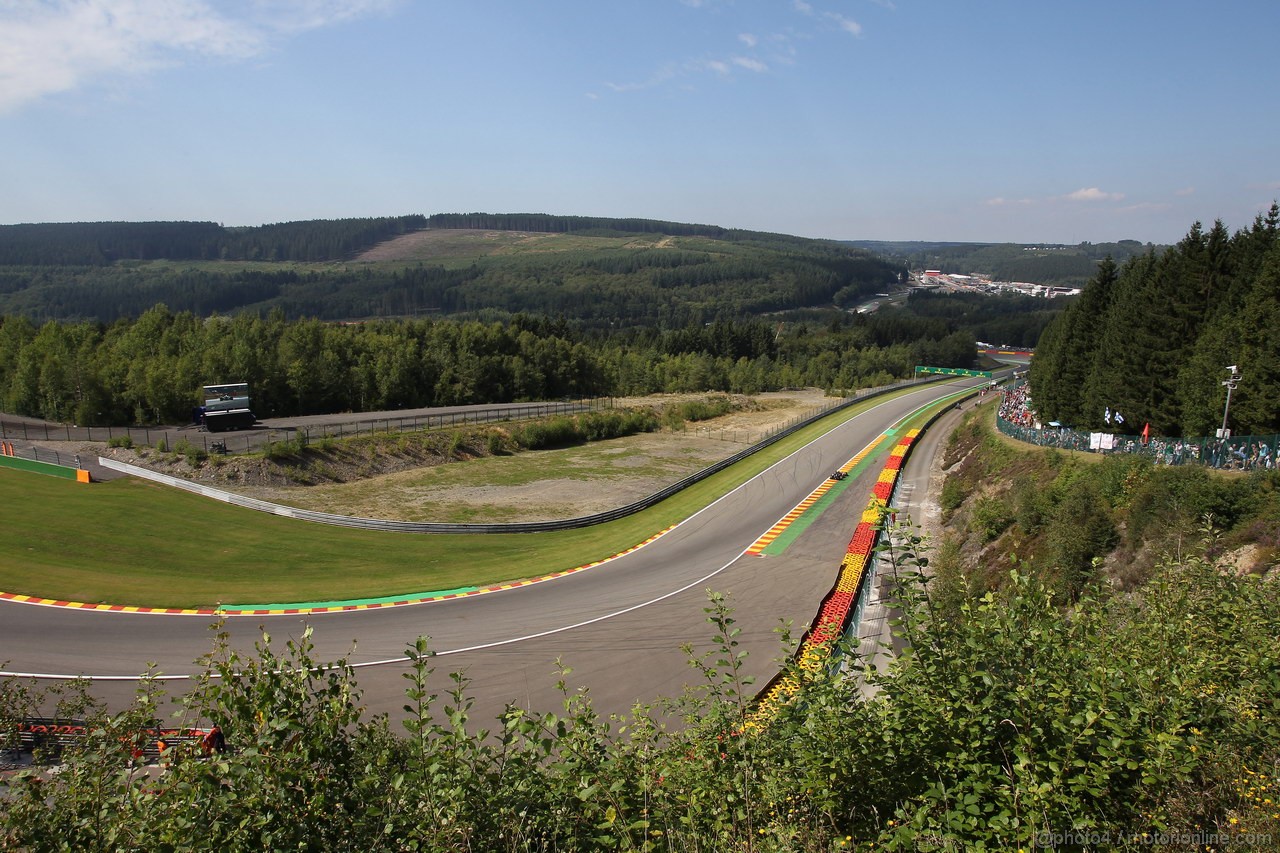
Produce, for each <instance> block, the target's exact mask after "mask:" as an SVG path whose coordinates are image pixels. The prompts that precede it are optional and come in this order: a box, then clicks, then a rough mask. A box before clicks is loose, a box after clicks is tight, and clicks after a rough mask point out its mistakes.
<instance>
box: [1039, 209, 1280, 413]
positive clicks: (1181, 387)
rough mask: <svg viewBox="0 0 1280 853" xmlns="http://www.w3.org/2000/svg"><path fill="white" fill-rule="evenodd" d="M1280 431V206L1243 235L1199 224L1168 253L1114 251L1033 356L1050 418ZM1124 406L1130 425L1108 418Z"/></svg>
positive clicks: (1041, 401)
mask: <svg viewBox="0 0 1280 853" xmlns="http://www.w3.org/2000/svg"><path fill="white" fill-rule="evenodd" d="M1229 366H1235V367H1237V368H1238V369H1239V373H1240V380H1239V383H1238V387H1237V388H1236V390H1235V391H1234V392H1233V395H1232V397H1231V406H1230V412H1229V416H1230V423H1229V426H1230V428H1231V429H1232V430H1233V432H1234V433H1235V434H1236V435H1247V434H1272V433H1277V432H1280V209H1278V208H1277V206H1276V205H1275V204H1273V205H1272V206H1271V209H1270V211H1269V212H1268V213H1267V215H1266V216H1265V217H1264V216H1261V215H1259V216H1258V217H1257V218H1256V219H1255V220H1254V223H1253V225H1252V227H1250V228H1248V229H1245V230H1242V231H1239V232H1237V233H1236V234H1234V235H1230V234H1228V233H1227V230H1226V228H1225V227H1224V226H1223V224H1222V222H1221V221H1219V222H1216V223H1215V224H1214V225H1213V227H1212V228H1211V229H1209V231H1208V232H1207V233H1206V232H1205V231H1203V230H1202V228H1201V227H1200V224H1199V223H1196V224H1195V226H1193V227H1192V229H1191V231H1190V232H1189V233H1188V234H1187V236H1186V237H1185V238H1183V240H1182V241H1181V242H1179V243H1178V244H1177V245H1176V246H1174V247H1172V248H1171V249H1169V250H1168V251H1165V252H1163V253H1161V254H1159V255H1156V254H1155V253H1154V252H1149V253H1147V254H1145V255H1142V256H1139V257H1136V258H1133V259H1131V260H1129V261H1128V262H1126V263H1125V264H1123V265H1121V266H1117V265H1116V264H1114V263H1111V262H1104V263H1103V264H1102V265H1101V266H1100V268H1099V269H1098V272H1097V274H1096V275H1095V276H1094V278H1093V280H1092V281H1090V282H1089V284H1088V286H1087V287H1085V289H1084V292H1083V293H1082V294H1081V295H1080V297H1079V299H1078V300H1076V301H1075V302H1074V303H1073V304H1072V305H1071V306H1070V307H1068V308H1067V310H1066V311H1064V312H1063V313H1062V314H1061V315H1060V316H1059V317H1058V318H1057V319H1056V320H1054V321H1053V322H1052V323H1050V324H1049V326H1048V327H1047V328H1046V329H1045V331H1044V334H1043V335H1042V336H1041V338H1040V343H1039V345H1038V347H1037V349H1036V357H1035V359H1034V360H1033V361H1032V363H1031V373H1030V381H1031V390H1032V395H1033V398H1034V400H1035V404H1036V409H1037V410H1038V412H1039V413H1040V415H1041V416H1042V417H1043V418H1044V419H1045V420H1051V419H1052V420H1057V421H1061V422H1063V423H1067V424H1071V425H1074V426H1077V427H1080V428H1085V429H1106V430H1108V431H1117V432H1122V433H1128V434H1136V433H1139V432H1141V430H1142V428H1143V426H1144V424H1147V423H1149V424H1150V425H1151V432H1152V434H1153V435H1165V436H1205V435H1213V434H1214V430H1215V428H1216V427H1219V426H1221V422H1222V418H1223V415H1224V409H1225V408H1226V406H1225V404H1226V389H1225V388H1224V387H1223V382H1224V381H1226V380H1227V379H1228V377H1229V375H1230V373H1229V371H1228V370H1227V368H1228V367H1229ZM1108 412H1110V413H1113V414H1114V413H1115V412H1120V413H1122V415H1123V418H1124V421H1123V425H1116V424H1115V423H1114V422H1112V423H1108V422H1107V419H1106V415H1107V413H1108Z"/></svg>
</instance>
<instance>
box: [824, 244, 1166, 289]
mask: <svg viewBox="0 0 1280 853" xmlns="http://www.w3.org/2000/svg"><path fill="white" fill-rule="evenodd" d="M849 245H851V246H857V247H858V248H862V249H866V250H868V251H871V252H875V253H876V254H878V255H881V256H883V257H886V258H889V259H890V260H895V261H900V262H902V263H905V264H906V265H907V266H909V267H910V268H911V269H915V270H925V269H931V270H941V271H942V272H945V273H961V274H963V275H969V274H971V273H978V274H982V275H989V276H991V277H992V278H993V279H995V280H996V281H1030V282H1035V283H1036V284H1054V285H1059V286H1062V287H1080V286H1082V285H1083V284H1084V283H1085V282H1087V281H1088V280H1089V279H1090V278H1092V277H1093V274H1094V273H1095V272H1097V269H1098V263H1099V262H1100V261H1101V260H1103V259H1104V258H1111V259H1112V260H1114V261H1116V262H1117V263H1123V262H1124V261H1127V260H1128V259H1129V258H1132V257H1135V256H1138V255H1143V254H1146V253H1148V252H1152V251H1154V252H1157V253H1158V252H1160V251H1162V250H1163V249H1165V248H1167V247H1166V246H1156V245H1153V244H1151V243H1146V244H1143V243H1139V242H1138V241H1137V240H1120V241H1118V242H1115V243H1079V244H1076V245H1067V244H1060V243H1040V244H1030V243H930V242H924V241H909V242H890V241H882V240H851V241H849Z"/></svg>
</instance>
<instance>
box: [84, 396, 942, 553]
mask: <svg viewBox="0 0 1280 853" xmlns="http://www.w3.org/2000/svg"><path fill="white" fill-rule="evenodd" d="M936 381H938V379H937V378H933V379H924V380H908V381H904V382H899V383H896V384H894V385H886V386H884V387H882V388H870V389H866V390H865V392H859V393H858V394H857V395H856V396H854V397H850V398H847V399H846V400H845V401H844V402H843V403H839V404H837V405H835V406H832V407H831V408H830V409H827V410H826V411H824V412H819V413H818V414H815V415H813V416H811V417H809V418H806V419H804V420H802V421H800V422H798V423H796V424H793V425H792V426H790V427H788V428H786V429H784V430H781V431H780V432H777V433H775V434H773V435H771V436H769V437H768V438H766V439H764V440H763V441H760V442H758V443H756V444H753V445H752V446H750V447H748V448H746V449H745V450H743V451H741V452H739V453H735V454H734V455H733V456H730V457H729V458H727V459H722V460H720V461H719V462H717V463H715V464H714V465H711V466H710V467H707V468H704V469H702V470H701V471H698V472H696V473H694V474H690V475H689V476H688V477H685V478H684V479H683V480H680V481H679V482H677V483H673V484H672V485H670V486H667V487H666V488H665V489H662V490H660V491H657V492H654V493H653V494H652V495H649V496H648V497H646V498H641V499H640V500H638V501H635V502H634V503H630V504H627V505H626V506H622V507H618V508H616V509H611V510H605V511H604V512H598V513H595V514H593V515H584V516H581V517H579V518H569V519H560V520H555V521H530V522H522V523H509V524H447V523H443V522H417V521H388V520H384V519H377V518H359V517H355V516H350V515H338V514H336V513H329V512H316V511H314V510H307V509H297V508H296V507H289V506H282V505H280V504H275V503H270V502H269V501H263V500H259V499H257V498H250V497H245V496H244V495H237V494H233V493H232V492H227V491H224V490H222V489H215V488H213V487H211V486H204V485H201V484H199V483H193V482H191V481H189V480H183V479H181V478H179V477H171V476H169V475H168V474H161V473H159V472H156V471H151V470H149V469H147V468H141V467H139V466H136V465H129V464H127V463H124V462H117V461H115V460H114V459H107V458H105V457H99V459H98V462H99V464H101V465H102V466H103V467H104V468H110V469H112V470H113V471H120V472H122V473H125V474H131V475H133V476H135V477H141V478H143V479H147V480H152V481H154V482H157V483H164V484H165V485H169V486H173V487H174V488H178V489H183V490H185V491H188V492H193V493H195V494H198V495H201V496H203V497H206V498H212V499H213V500H219V501H223V502H224V503H229V504H232V505H234V506H239V507H244V508H245V509H254V510H258V511H259V512H267V513H271V514H272V515H279V516H284V517H286V518H296V519H299V520H301V521H312V522H316V523H319V524H333V525H338V526H340V527H355V528H359V529H362V530H386V531H390V532H394V533H539V532H543V531H550V530H573V529H577V528H581V527H590V526H592V525H595V524H603V523H605V522H607V521H615V520H617V519H619V518H625V517H626V516H628V515H632V514H634V513H637V512H640V511H641V510H645V509H648V508H649V507H651V506H653V505H655V504H657V503H658V502H660V501H662V500H665V499H666V498H669V497H671V496H672V495H674V494H676V493H677V492H679V491H681V490H683V489H687V488H688V487H690V486H692V485H693V484H694V483H697V482H700V481H701V480H705V479H706V478H707V477H710V476H711V475H712V474H716V473H718V472H720V471H723V470H724V469H725V468H728V467H729V466H730V465H734V464H736V463H738V462H741V461H742V460H743V459H746V458H747V457H748V456H750V455H751V454H753V453H756V452H758V451H760V450H763V449H764V448H766V447H768V446H769V445H771V444H774V443H775V442H777V441H780V440H781V439H783V438H785V437H787V436H789V435H791V434H792V433H794V432H796V431H798V430H800V429H803V428H804V427H806V426H808V425H809V424H811V423H813V422H814V421H817V420H819V419H821V418H824V417H826V416H828V415H830V414H832V413H834V412H838V411H840V410H842V409H845V408H848V407H849V406H852V405H854V404H855V403H858V402H861V401H862V400H866V399H869V398H871V397H877V396H880V395H881V394H886V393H888V392H890V391H896V390H898V389H900V388H907V387H911V386H914V385H923V384H926V383H930V382H936Z"/></svg>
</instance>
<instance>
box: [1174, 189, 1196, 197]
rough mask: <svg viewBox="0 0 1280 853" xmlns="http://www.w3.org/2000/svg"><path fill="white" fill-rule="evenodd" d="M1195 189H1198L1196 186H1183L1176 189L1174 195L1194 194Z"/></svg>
mask: <svg viewBox="0 0 1280 853" xmlns="http://www.w3.org/2000/svg"><path fill="white" fill-rule="evenodd" d="M1195 191H1196V188H1195V187H1183V188H1182V189H1180V190H1176V191H1175V192H1174V195H1184V196H1185V195H1194V194H1195Z"/></svg>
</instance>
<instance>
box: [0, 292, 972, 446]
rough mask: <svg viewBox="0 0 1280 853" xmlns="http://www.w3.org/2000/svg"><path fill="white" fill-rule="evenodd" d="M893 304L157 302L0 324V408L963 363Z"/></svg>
mask: <svg viewBox="0 0 1280 853" xmlns="http://www.w3.org/2000/svg"><path fill="white" fill-rule="evenodd" d="M950 328H951V327H950V326H949V325H948V323H946V322H944V321H940V320H927V319H926V320H921V319H912V318H909V317H903V316H900V315H898V314H896V313H893V312H890V313H886V314H884V315H883V316H874V315H873V316H871V317H862V316H858V317H853V316H849V317H848V319H845V320H840V319H839V318H837V321H836V322H833V323H831V324H829V325H827V326H822V327H815V326H810V325H808V324H806V323H798V324H795V325H793V326H791V327H790V328H789V329H787V330H786V331H785V333H780V330H779V329H778V327H777V326H776V325H775V324H771V323H766V322H764V321H760V320H754V321H743V322H737V323H735V322H729V321H721V322H715V323H711V324H709V325H706V326H702V325H695V326H689V327H686V328H682V329H674V330H669V331H662V330H656V329H640V330H633V331H630V332H627V331H620V332H617V333H615V334H612V335H605V334H588V333H585V332H583V331H581V330H579V329H575V328H574V327H572V326H571V325H570V324H568V323H566V322H565V321H562V320H550V319H546V318H540V317H533V316H528V315H525V316H517V317H514V318H510V319H509V320H507V321H506V322H487V323H486V322H480V321H454V320H430V319H420V320H402V321H377V322H369V323H351V324H339V323H325V322H321V321H319V320H314V319H313V320H296V321H289V320H286V319H285V317H284V315H283V314H282V313H281V312H279V311H275V312H272V313H271V314H269V315H268V316H267V317H265V318H260V317H256V316H250V315H245V314H241V315H237V316H235V317H231V318H225V317H215V318H200V317H197V316H196V315H194V314H192V313H190V312H181V313H176V314H175V313H173V312H171V311H169V310H168V309H167V308H165V307H164V306H158V307H156V308H153V309H151V310H149V311H147V312H146V313H145V314H143V315H142V317H140V318H138V319H137V320H136V321H126V320H121V321H117V322H116V323H113V324H110V325H103V324H100V323H89V322H82V323H55V322H52V321H50V322H48V323H45V324H43V325H42V326H35V325H34V324H32V323H31V322H30V321H28V320H27V319H26V318H23V317H6V318H3V320H2V321H0V394H2V395H3V398H2V399H0V408H3V410H4V411H8V412H13V413H16V414H23V415H31V416H36V417H42V418H47V419H50V420H55V421H68V422H74V423H78V424H81V425H86V424H87V425H100V424H124V423H181V422H184V421H186V420H187V419H189V417H190V414H191V407H192V406H194V405H196V403H197V402H198V392H199V389H200V386H201V385H204V384H208V383H210V382H216V381H247V382H248V383H249V384H250V386H251V387H252V389H253V393H254V400H255V403H254V410H255V412H257V413H258V415H259V417H272V416H285V415H302V414H315V413H324V412H341V411H371V410H388V409H399V408H414V407H421V406H437V405H456V404H464V403H499V402H510V401H522V400H549V399H559V398H564V397H592V396H607V395H631V394H648V393H655V392H662V391H706V390H721V391H732V392H738V393H757V392H760V391H766V390H773V389H777V388H783V387H796V386H818V387H825V388H831V389H854V388H861V387H865V386H869V385H879V384H884V383H887V382H889V381H892V380H893V379H895V378H900V377H905V376H910V375H911V373H912V370H913V368H914V366H915V365H916V364H942V365H952V366H968V365H970V364H972V363H973V359H974V348H973V337H972V335H968V334H965V333H964V332H959V331H951V330H950Z"/></svg>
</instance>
